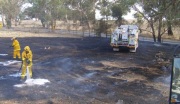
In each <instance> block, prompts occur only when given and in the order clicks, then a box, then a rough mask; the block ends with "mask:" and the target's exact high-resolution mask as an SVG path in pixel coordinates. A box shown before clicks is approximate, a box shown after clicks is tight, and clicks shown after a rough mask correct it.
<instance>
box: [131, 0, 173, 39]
mask: <svg viewBox="0 0 180 104" xmlns="http://www.w3.org/2000/svg"><path fill="white" fill-rule="evenodd" d="M172 1H174V0H151V1H149V0H139V2H138V5H140V6H141V7H142V9H143V10H142V11H141V10H139V9H138V7H137V5H134V9H135V10H136V11H137V12H138V13H139V14H141V15H142V16H143V18H144V19H145V20H146V21H147V22H148V24H149V26H150V28H151V31H149V32H150V33H152V35H153V39H154V42H156V28H157V41H158V42H161V37H162V35H163V34H164V33H165V32H167V30H168V29H167V27H165V25H164V24H165V22H164V21H163V18H166V19H167V18H168V16H167V15H166V12H167V11H169V10H172V9H171V8H170V7H171V6H172V5H173V3H172ZM173 16H174V17H176V16H175V15H173ZM173 19H175V18H171V19H170V20H173Z"/></svg>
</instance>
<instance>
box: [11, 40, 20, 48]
mask: <svg viewBox="0 0 180 104" xmlns="http://www.w3.org/2000/svg"><path fill="white" fill-rule="evenodd" d="M12 46H13V47H14V51H18V50H21V47H20V44H19V42H18V40H16V39H15V40H13V43H12Z"/></svg>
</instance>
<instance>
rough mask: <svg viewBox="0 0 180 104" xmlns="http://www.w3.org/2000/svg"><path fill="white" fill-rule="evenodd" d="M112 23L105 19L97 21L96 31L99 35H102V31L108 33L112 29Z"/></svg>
mask: <svg viewBox="0 0 180 104" xmlns="http://www.w3.org/2000/svg"><path fill="white" fill-rule="evenodd" d="M110 28H111V25H110V24H108V23H107V21H104V20H103V19H101V20H99V21H97V22H96V25H95V32H96V35H97V36H99V37H100V36H101V33H104V34H106V33H108V32H109V31H110Z"/></svg>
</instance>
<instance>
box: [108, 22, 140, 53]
mask: <svg viewBox="0 0 180 104" xmlns="http://www.w3.org/2000/svg"><path fill="white" fill-rule="evenodd" d="M139 33H140V31H139V28H138V26H137V25H121V26H119V27H117V28H116V29H115V30H114V32H113V33H112V35H111V43H110V45H111V47H112V48H113V51H119V49H120V48H121V47H127V48H129V51H130V52H136V50H137V48H138V35H139Z"/></svg>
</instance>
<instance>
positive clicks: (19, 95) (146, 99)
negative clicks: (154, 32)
mask: <svg viewBox="0 0 180 104" xmlns="http://www.w3.org/2000/svg"><path fill="white" fill-rule="evenodd" d="M19 41H20V43H21V47H22V48H23V47H24V46H26V45H29V46H30V47H31V49H32V51H33V55H34V56H33V63H34V64H33V78H45V79H48V80H49V81H50V83H47V84H45V85H43V86H38V85H35V86H26V87H23V88H16V87H14V86H13V85H15V84H19V83H22V82H21V81H20V79H19V78H13V77H10V76H8V75H9V74H13V73H16V72H17V71H18V70H19V68H20V64H13V65H10V66H2V65H1V66H0V77H2V76H3V77H5V78H6V79H1V80H0V84H1V85H0V103H1V104H106V103H107V104H116V103H117V102H119V103H118V104H121V103H120V102H123V104H168V99H169V98H168V97H169V86H170V73H171V71H170V70H171V60H172V50H173V49H174V47H175V45H169V44H161V45H160V46H158V45H154V44H153V43H152V42H144V41H140V42H139V48H138V50H137V52H136V53H129V52H128V50H127V49H122V50H120V52H113V51H112V48H111V47H110V46H109V42H110V39H107V38H91V37H89V38H65V37H59V38H57V37H53V38H43V37H41V38H40V37H39V38H33V37H31V38H19ZM10 44H11V40H10V38H0V47H1V50H0V53H7V54H9V55H8V56H0V57H1V58H0V61H1V62H3V61H7V60H11V59H12V49H11V48H9V46H10ZM45 47H50V49H45Z"/></svg>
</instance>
